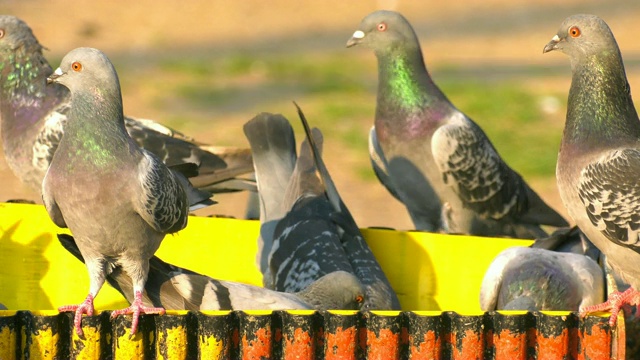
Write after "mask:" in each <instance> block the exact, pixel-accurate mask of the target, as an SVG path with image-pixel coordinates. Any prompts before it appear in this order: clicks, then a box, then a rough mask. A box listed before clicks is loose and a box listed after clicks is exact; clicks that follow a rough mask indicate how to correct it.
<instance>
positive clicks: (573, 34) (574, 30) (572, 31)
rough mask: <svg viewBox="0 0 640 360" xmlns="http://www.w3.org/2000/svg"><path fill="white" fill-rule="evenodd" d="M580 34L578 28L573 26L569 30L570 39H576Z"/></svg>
mask: <svg viewBox="0 0 640 360" xmlns="http://www.w3.org/2000/svg"><path fill="white" fill-rule="evenodd" d="M580 34H581V32H580V28H579V27H577V26H574V27H572V28H571V29H569V35H571V37H574V38H577V37H578V36H580Z"/></svg>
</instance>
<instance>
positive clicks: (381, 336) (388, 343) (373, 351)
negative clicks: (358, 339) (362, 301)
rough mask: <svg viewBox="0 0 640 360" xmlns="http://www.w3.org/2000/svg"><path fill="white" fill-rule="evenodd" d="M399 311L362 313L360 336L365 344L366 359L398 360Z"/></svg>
mask: <svg viewBox="0 0 640 360" xmlns="http://www.w3.org/2000/svg"><path fill="white" fill-rule="evenodd" d="M399 315H400V312H399V311H367V312H364V313H363V318H364V326H363V327H362V328H361V330H360V331H361V333H360V334H361V336H363V337H364V341H365V343H366V348H365V357H366V358H367V359H380V360H385V359H399V358H400V347H401V342H400V340H401V339H400V333H401V328H402V323H401V321H402V317H401V316H399Z"/></svg>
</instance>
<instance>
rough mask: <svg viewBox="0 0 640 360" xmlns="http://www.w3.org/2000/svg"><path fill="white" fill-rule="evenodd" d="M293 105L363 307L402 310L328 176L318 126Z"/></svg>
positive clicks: (365, 308) (364, 308) (366, 308)
mask: <svg viewBox="0 0 640 360" xmlns="http://www.w3.org/2000/svg"><path fill="white" fill-rule="evenodd" d="M294 105H295V106H296V108H297V110H298V116H299V117H300V121H301V122H302V126H303V128H304V130H305V135H306V140H307V141H308V143H309V148H310V150H311V153H312V154H313V160H314V163H315V167H316V169H317V171H318V173H319V176H320V180H321V183H322V186H323V189H324V192H325V196H326V198H327V199H328V200H329V203H330V204H331V205H332V208H333V211H334V213H333V214H332V218H333V220H334V221H335V223H336V224H337V225H338V226H339V228H340V231H341V233H342V243H343V246H344V249H345V252H346V254H347V258H348V259H349V262H350V264H351V266H352V267H353V270H354V271H355V274H356V276H358V279H360V282H361V283H362V284H363V285H364V287H365V294H366V299H365V301H364V303H363V305H362V309H363V310H378V309H387V310H400V301H399V300H398V296H397V295H396V293H395V292H394V291H393V288H392V287H391V284H390V283H389V280H388V279H387V277H386V275H385V274H384V272H383V271H382V268H381V267H380V264H379V263H378V261H377V260H376V258H375V256H374V255H373V253H372V252H371V249H369V246H368V245H367V243H366V241H365V240H364V236H363V235H362V233H361V232H360V229H359V228H358V225H357V224H356V221H355V219H354V218H353V216H352V215H351V213H350V212H349V209H348V208H347V206H346V205H345V204H344V202H343V201H342V198H341V197H340V194H339V193H338V189H337V188H336V186H335V184H334V183H333V180H332V179H331V176H330V175H329V170H328V169H327V167H326V165H325V163H324V160H322V156H321V151H320V145H319V144H318V142H319V141H321V140H322V133H321V132H320V130H318V129H316V128H314V129H313V130H312V129H310V127H309V124H308V122H307V119H306V117H305V116H304V114H303V112H302V109H300V107H299V106H298V104H296V103H294ZM316 139H318V140H319V141H318V140H316ZM301 156H302V154H301Z"/></svg>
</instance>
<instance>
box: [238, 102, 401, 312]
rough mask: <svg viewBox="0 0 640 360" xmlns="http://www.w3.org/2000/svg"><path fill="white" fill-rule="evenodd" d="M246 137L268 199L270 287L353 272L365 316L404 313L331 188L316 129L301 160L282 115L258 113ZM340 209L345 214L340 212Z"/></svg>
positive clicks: (264, 201)
mask: <svg viewBox="0 0 640 360" xmlns="http://www.w3.org/2000/svg"><path fill="white" fill-rule="evenodd" d="M244 131H245V135H246V136H247V139H248V140H249V143H250V144H251V148H252V151H253V154H254V157H253V159H254V162H255V172H256V177H257V182H258V189H259V194H260V200H261V201H260V203H261V210H262V213H261V223H262V225H261V230H260V233H261V238H262V240H263V245H265V246H264V247H263V249H262V252H261V253H260V254H259V263H261V264H262V266H261V270H262V272H263V275H264V279H265V280H264V283H265V286H266V287H269V288H272V289H275V290H278V291H286V292H296V291H299V290H300V289H303V288H305V287H306V286H307V285H308V284H309V283H311V282H313V281H315V280H316V279H318V278H319V277H321V276H325V275H326V274H330V273H332V272H336V271H346V272H349V273H352V274H354V275H356V276H357V277H358V279H359V280H360V282H361V283H362V285H363V286H364V287H365V289H366V291H365V300H364V304H363V309H399V306H400V305H399V302H398V300H397V296H396V295H395V293H394V292H393V290H392V289H391V287H390V285H389V284H388V281H387V280H386V277H384V274H383V273H382V270H380V267H379V264H378V263H377V261H375V258H374V257H373V254H371V251H370V250H369V249H368V247H367V246H366V243H365V242H364V239H363V238H362V236H361V234H360V230H359V229H358V228H357V226H356V225H355V222H354V221H353V218H351V215H350V214H349V213H348V210H346V207H344V204H342V201H341V200H340V198H339V195H338V194H337V192H335V191H333V192H332V190H330V188H331V187H333V189H335V187H334V186H333V183H332V182H331V183H330V184H329V183H328V181H330V178H329V177H328V173H327V172H326V168H325V167H324V164H322V165H321V166H319V163H317V162H316V161H317V159H319V152H320V149H319V148H320V147H321V144H322V134H321V133H320V131H319V130H317V129H314V131H313V135H310V137H309V138H308V139H307V141H305V142H303V144H302V146H301V150H300V156H296V152H295V136H294V134H293V129H292V128H291V125H290V124H289V122H288V120H287V119H285V118H284V117H283V116H281V115H273V114H268V113H262V114H259V115H258V116H256V117H255V118H254V119H252V120H251V121H249V122H248V123H247V124H245V127H244ZM309 139H313V140H315V141H313V142H311V141H310V140H309ZM316 144H317V145H316ZM314 153H315V154H316V155H314ZM317 172H320V174H321V177H320V178H319V177H318V175H317ZM327 179H328V181H327ZM328 193H331V194H333V195H331V196H328ZM332 201H334V202H332ZM336 201H337V202H336ZM335 204H338V206H342V208H340V209H344V210H337V209H338V208H337V207H336V206H335ZM358 235H359V238H358V237H357V236H358ZM363 247H364V249H363ZM265 257H266V259H265ZM371 267H376V268H377V270H373V269H371ZM381 278H382V279H381ZM379 280H380V282H378V281H379ZM336 285H339V286H345V285H344V284H336Z"/></svg>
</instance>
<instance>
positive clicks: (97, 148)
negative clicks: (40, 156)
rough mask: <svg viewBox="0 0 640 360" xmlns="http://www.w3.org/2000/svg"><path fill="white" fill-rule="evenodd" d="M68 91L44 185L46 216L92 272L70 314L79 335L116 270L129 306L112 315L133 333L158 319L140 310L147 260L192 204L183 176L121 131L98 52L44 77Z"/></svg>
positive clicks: (116, 86)
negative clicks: (142, 322) (129, 294)
mask: <svg viewBox="0 0 640 360" xmlns="http://www.w3.org/2000/svg"><path fill="white" fill-rule="evenodd" d="M47 81H48V82H54V83H58V84H61V85H64V86H65V87H67V88H68V89H69V90H70V93H71V108H70V110H69V119H68V122H67V124H66V126H65V135H64V136H63V137H62V139H61V140H60V144H59V146H58V149H57V150H56V152H55V154H54V156H53V159H52V161H51V165H50V166H49V169H48V171H47V174H46V176H45V178H44V181H43V184H42V197H43V202H44V204H45V207H46V208H47V212H48V213H49V217H50V218H51V219H52V220H53V222H54V223H55V224H56V225H58V226H59V227H63V228H64V227H68V228H69V229H70V230H71V232H72V233H73V235H74V236H75V238H76V241H77V244H78V248H79V249H80V251H81V252H82V255H83V257H84V259H85V262H86V265H87V270H88V271H89V278H90V289H89V295H88V296H87V298H86V299H85V301H84V302H83V303H82V304H80V305H72V306H63V307H61V308H60V309H59V310H60V311H75V319H74V324H75V328H76V331H77V332H78V334H82V328H81V319H82V314H83V313H87V314H89V315H91V314H92V313H93V299H94V298H95V296H96V295H97V294H98V291H99V290H100V288H101V287H102V285H103V283H104V280H105V277H106V275H107V273H108V272H109V271H110V270H111V269H113V268H114V267H115V266H121V267H122V268H123V270H124V271H125V272H126V273H127V274H128V275H129V276H130V277H131V278H132V281H133V291H134V301H133V302H132V303H131V306H130V307H129V308H127V309H124V310H117V311H114V312H113V313H112V316H117V315H120V314H127V313H133V322H132V327H131V333H132V334H134V333H135V332H136V329H137V324H138V317H139V314H140V313H163V312H164V309H162V308H149V307H146V306H144V305H143V304H142V291H143V290H144V284H145V282H146V280H147V273H148V270H149V259H150V258H151V257H152V256H153V254H154V253H155V251H156V250H157V249H158V247H159V246H160V242H161V241H162V239H163V238H164V236H165V235H166V234H171V233H175V232H177V231H179V230H181V229H183V228H184V227H185V226H186V225H187V214H188V211H189V203H188V200H187V193H186V191H185V188H184V187H183V183H182V180H181V175H178V174H177V173H174V172H172V171H171V170H169V168H167V167H166V166H165V165H164V164H163V163H162V161H160V160H159V159H158V158H157V157H156V156H155V155H153V154H152V153H150V152H149V151H147V150H144V149H141V148H140V147H138V145H137V144H136V143H135V141H134V140H133V139H132V138H131V137H130V136H129V134H128V133H127V131H126V129H125V123H124V115H123V112H122V95H121V93H120V83H119V81H118V75H117V74H116V71H115V69H114V67H113V65H112V64H111V62H110V61H109V59H108V58H107V57H106V56H105V55H104V54H103V53H102V52H100V51H99V50H96V49H91V48H78V49H75V50H72V51H71V52H69V53H68V54H67V55H66V56H65V57H64V58H63V59H62V62H61V64H60V67H59V68H58V69H57V70H56V71H55V72H54V73H53V74H52V75H51V76H50V77H49V78H48V79H47Z"/></svg>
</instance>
